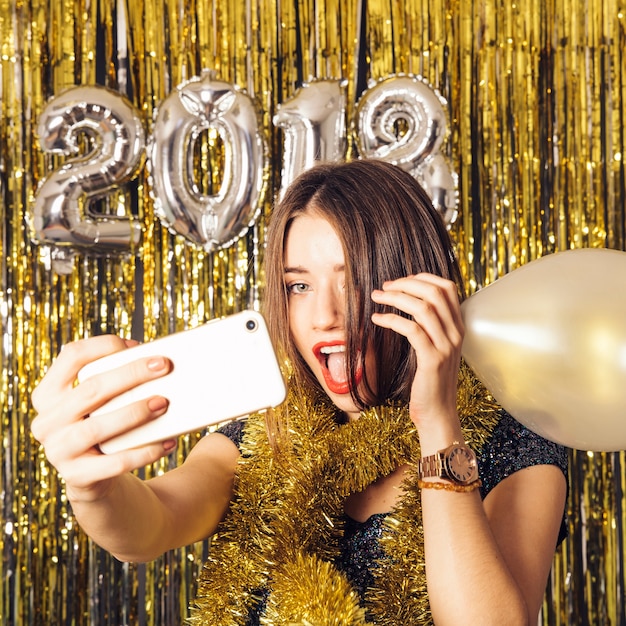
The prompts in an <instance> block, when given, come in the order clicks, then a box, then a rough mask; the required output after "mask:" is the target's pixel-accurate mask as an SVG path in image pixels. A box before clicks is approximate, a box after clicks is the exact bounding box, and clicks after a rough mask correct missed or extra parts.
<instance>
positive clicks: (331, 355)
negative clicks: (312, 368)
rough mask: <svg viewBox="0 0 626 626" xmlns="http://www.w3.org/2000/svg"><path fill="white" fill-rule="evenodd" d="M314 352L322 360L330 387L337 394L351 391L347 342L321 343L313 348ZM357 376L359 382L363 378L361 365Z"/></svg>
mask: <svg viewBox="0 0 626 626" xmlns="http://www.w3.org/2000/svg"><path fill="white" fill-rule="evenodd" d="M313 352H314V353H315V356H316V357H317V360H318V361H319V362H320V365H321V367H322V374H323V376H324V381H325V382H326V386H327V387H328V389H329V390H330V391H331V392H333V393H337V394H346V393H350V380H349V376H348V364H347V359H346V345H345V343H342V342H337V343H320V344H317V345H316V346H315V347H314V348H313ZM356 378H357V380H356V381H355V383H357V384H358V383H359V382H360V379H361V368H360V367H359V368H358V369H357V373H356Z"/></svg>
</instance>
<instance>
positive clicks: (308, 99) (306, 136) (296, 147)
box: [273, 80, 346, 196]
mask: <svg viewBox="0 0 626 626" xmlns="http://www.w3.org/2000/svg"><path fill="white" fill-rule="evenodd" d="M345 109H346V95H345V81H338V80H319V81H315V82H312V83H307V84H304V85H302V87H300V89H298V90H297V91H296V93H295V94H294V96H293V97H292V98H290V99H289V100H287V101H286V102H284V103H283V104H281V105H279V107H278V111H277V113H276V115H275V116H274V119H273V122H274V126H276V127H278V128H282V129H283V132H284V142H283V167H282V175H281V189H280V195H281V196H282V194H283V192H284V190H285V189H286V188H287V187H288V186H289V185H290V184H291V182H292V181H293V180H294V179H295V178H296V177H297V176H298V174H300V173H301V172H304V171H305V170H307V169H309V168H310V167H311V166H312V165H313V164H314V163H315V161H337V160H339V159H341V158H343V156H344V154H345V151H346V128H345V126H346V125H345V119H344V116H345Z"/></svg>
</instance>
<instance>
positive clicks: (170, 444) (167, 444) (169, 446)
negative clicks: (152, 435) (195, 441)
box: [163, 439, 176, 452]
mask: <svg viewBox="0 0 626 626" xmlns="http://www.w3.org/2000/svg"><path fill="white" fill-rule="evenodd" d="M175 447H176V440H175V439H168V440H167V441H164V442H163V450H165V451H166V452H170V451H171V450H173V449H174V448H175Z"/></svg>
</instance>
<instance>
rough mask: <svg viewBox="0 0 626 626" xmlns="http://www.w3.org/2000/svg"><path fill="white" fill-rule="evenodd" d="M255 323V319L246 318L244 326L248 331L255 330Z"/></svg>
mask: <svg viewBox="0 0 626 626" xmlns="http://www.w3.org/2000/svg"><path fill="white" fill-rule="evenodd" d="M256 327H257V324H256V320H248V321H247V322H246V328H247V329H248V330H249V331H250V332H253V331H255V330H256Z"/></svg>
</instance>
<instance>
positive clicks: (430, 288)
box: [372, 274, 463, 351]
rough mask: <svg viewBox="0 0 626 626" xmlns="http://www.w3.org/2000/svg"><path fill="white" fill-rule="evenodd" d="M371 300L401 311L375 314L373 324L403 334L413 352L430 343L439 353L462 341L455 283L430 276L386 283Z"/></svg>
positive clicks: (455, 347)
mask: <svg viewBox="0 0 626 626" xmlns="http://www.w3.org/2000/svg"><path fill="white" fill-rule="evenodd" d="M372 299H373V300H374V302H376V303H378V304H384V305H387V306H389V307H393V308H395V309H398V310H400V311H403V312H404V313H406V314H407V315H408V316H410V319H407V318H405V317H403V316H401V315H398V314H395V313H377V314H375V315H374V316H372V321H373V322H374V323H376V324H378V325H379V326H382V327H385V328H390V329H392V330H395V331H396V332H398V333H400V334H402V335H404V336H405V337H407V339H409V341H411V343H412V344H413V345H414V347H415V348H416V349H418V347H421V348H424V347H427V346H426V345H425V344H430V345H432V346H433V347H435V348H436V349H438V350H444V351H446V350H447V348H448V347H452V348H454V349H457V348H458V347H460V345H461V343H462V340H463V321H462V317H461V311H460V306H459V300H458V296H457V289H456V285H455V283H453V282H452V281H449V280H446V279H443V278H441V277H439V276H434V275H432V274H419V275H417V276H409V277H406V278H400V279H397V280H394V281H388V282H386V283H385V284H384V285H383V288H382V289H381V290H376V291H374V292H373V293H372Z"/></svg>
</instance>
